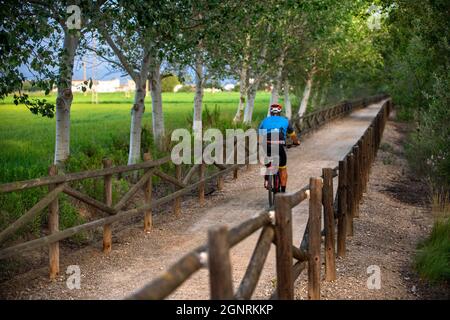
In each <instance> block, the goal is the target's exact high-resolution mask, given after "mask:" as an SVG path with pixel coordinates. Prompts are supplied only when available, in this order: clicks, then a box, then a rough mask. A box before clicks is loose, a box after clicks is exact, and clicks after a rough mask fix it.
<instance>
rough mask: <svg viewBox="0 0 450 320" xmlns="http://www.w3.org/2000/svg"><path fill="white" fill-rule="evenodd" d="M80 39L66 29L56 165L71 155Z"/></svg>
mask: <svg viewBox="0 0 450 320" xmlns="http://www.w3.org/2000/svg"><path fill="white" fill-rule="evenodd" d="M78 43H79V38H78V37H77V36H76V35H74V34H71V33H69V32H68V30H67V29H65V33H64V47H63V50H64V51H65V53H66V54H64V55H63V56H62V57H61V60H60V71H59V83H58V97H57V98H56V135H55V137H56V138H55V157H54V163H55V164H56V165H62V163H63V162H64V161H66V160H67V159H68V158H69V155H70V108H71V106H72V100H73V94H72V74H73V66H74V60H75V52H76V50H77V47H78Z"/></svg>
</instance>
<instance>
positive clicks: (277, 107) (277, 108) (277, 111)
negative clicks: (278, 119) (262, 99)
mask: <svg viewBox="0 0 450 320" xmlns="http://www.w3.org/2000/svg"><path fill="white" fill-rule="evenodd" d="M281 108H282V107H281V104H278V103H274V104H272V105H271V106H270V113H271V114H280V113H281Z"/></svg>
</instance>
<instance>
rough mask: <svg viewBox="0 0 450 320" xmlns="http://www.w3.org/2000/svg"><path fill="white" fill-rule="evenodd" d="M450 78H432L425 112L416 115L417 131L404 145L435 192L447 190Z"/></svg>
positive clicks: (412, 160) (449, 158)
mask: <svg viewBox="0 0 450 320" xmlns="http://www.w3.org/2000/svg"><path fill="white" fill-rule="evenodd" d="M449 86H450V74H448V73H447V74H446V75H441V76H440V77H436V78H435V82H434V86H433V91H432V93H430V94H427V95H426V102H427V104H426V105H427V110H426V111H419V112H418V119H419V120H418V123H417V129H416V131H415V132H414V133H413V134H412V135H411V137H410V142H409V144H408V145H407V155H408V159H409V160H410V163H411V165H412V166H413V168H414V169H415V170H416V171H417V172H420V173H422V174H423V175H427V176H428V177H430V178H431V181H432V183H433V184H434V187H435V188H438V189H439V188H442V189H444V190H449V189H450V126H449V123H450V109H449V105H450V94H449V90H448V88H449Z"/></svg>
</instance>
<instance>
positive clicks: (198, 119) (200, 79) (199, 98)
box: [192, 58, 204, 132]
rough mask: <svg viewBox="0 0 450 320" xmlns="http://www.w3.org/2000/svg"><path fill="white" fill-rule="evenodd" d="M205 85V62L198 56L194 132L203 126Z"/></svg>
mask: <svg viewBox="0 0 450 320" xmlns="http://www.w3.org/2000/svg"><path fill="white" fill-rule="evenodd" d="M203 85H204V74H203V64H202V61H201V59H200V58H198V59H197V61H196V64H195V97H194V117H193V121H194V123H193V124H192V129H193V131H194V132H197V131H198V130H201V128H202V106H203Z"/></svg>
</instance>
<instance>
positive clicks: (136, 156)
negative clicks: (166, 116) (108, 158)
mask: <svg viewBox="0 0 450 320" xmlns="http://www.w3.org/2000/svg"><path fill="white" fill-rule="evenodd" d="M149 67H150V55H149V52H148V51H147V50H146V51H145V52H144V56H143V58H142V63H141V69H140V72H139V74H135V73H134V74H133V75H134V82H135V84H136V88H135V93H134V104H133V107H132V108H131V126H130V150H129V152H128V164H135V163H137V162H138V161H139V160H140V159H141V134H142V116H143V114H144V111H145V96H146V95H147V88H146V82H147V78H148V74H149Z"/></svg>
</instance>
